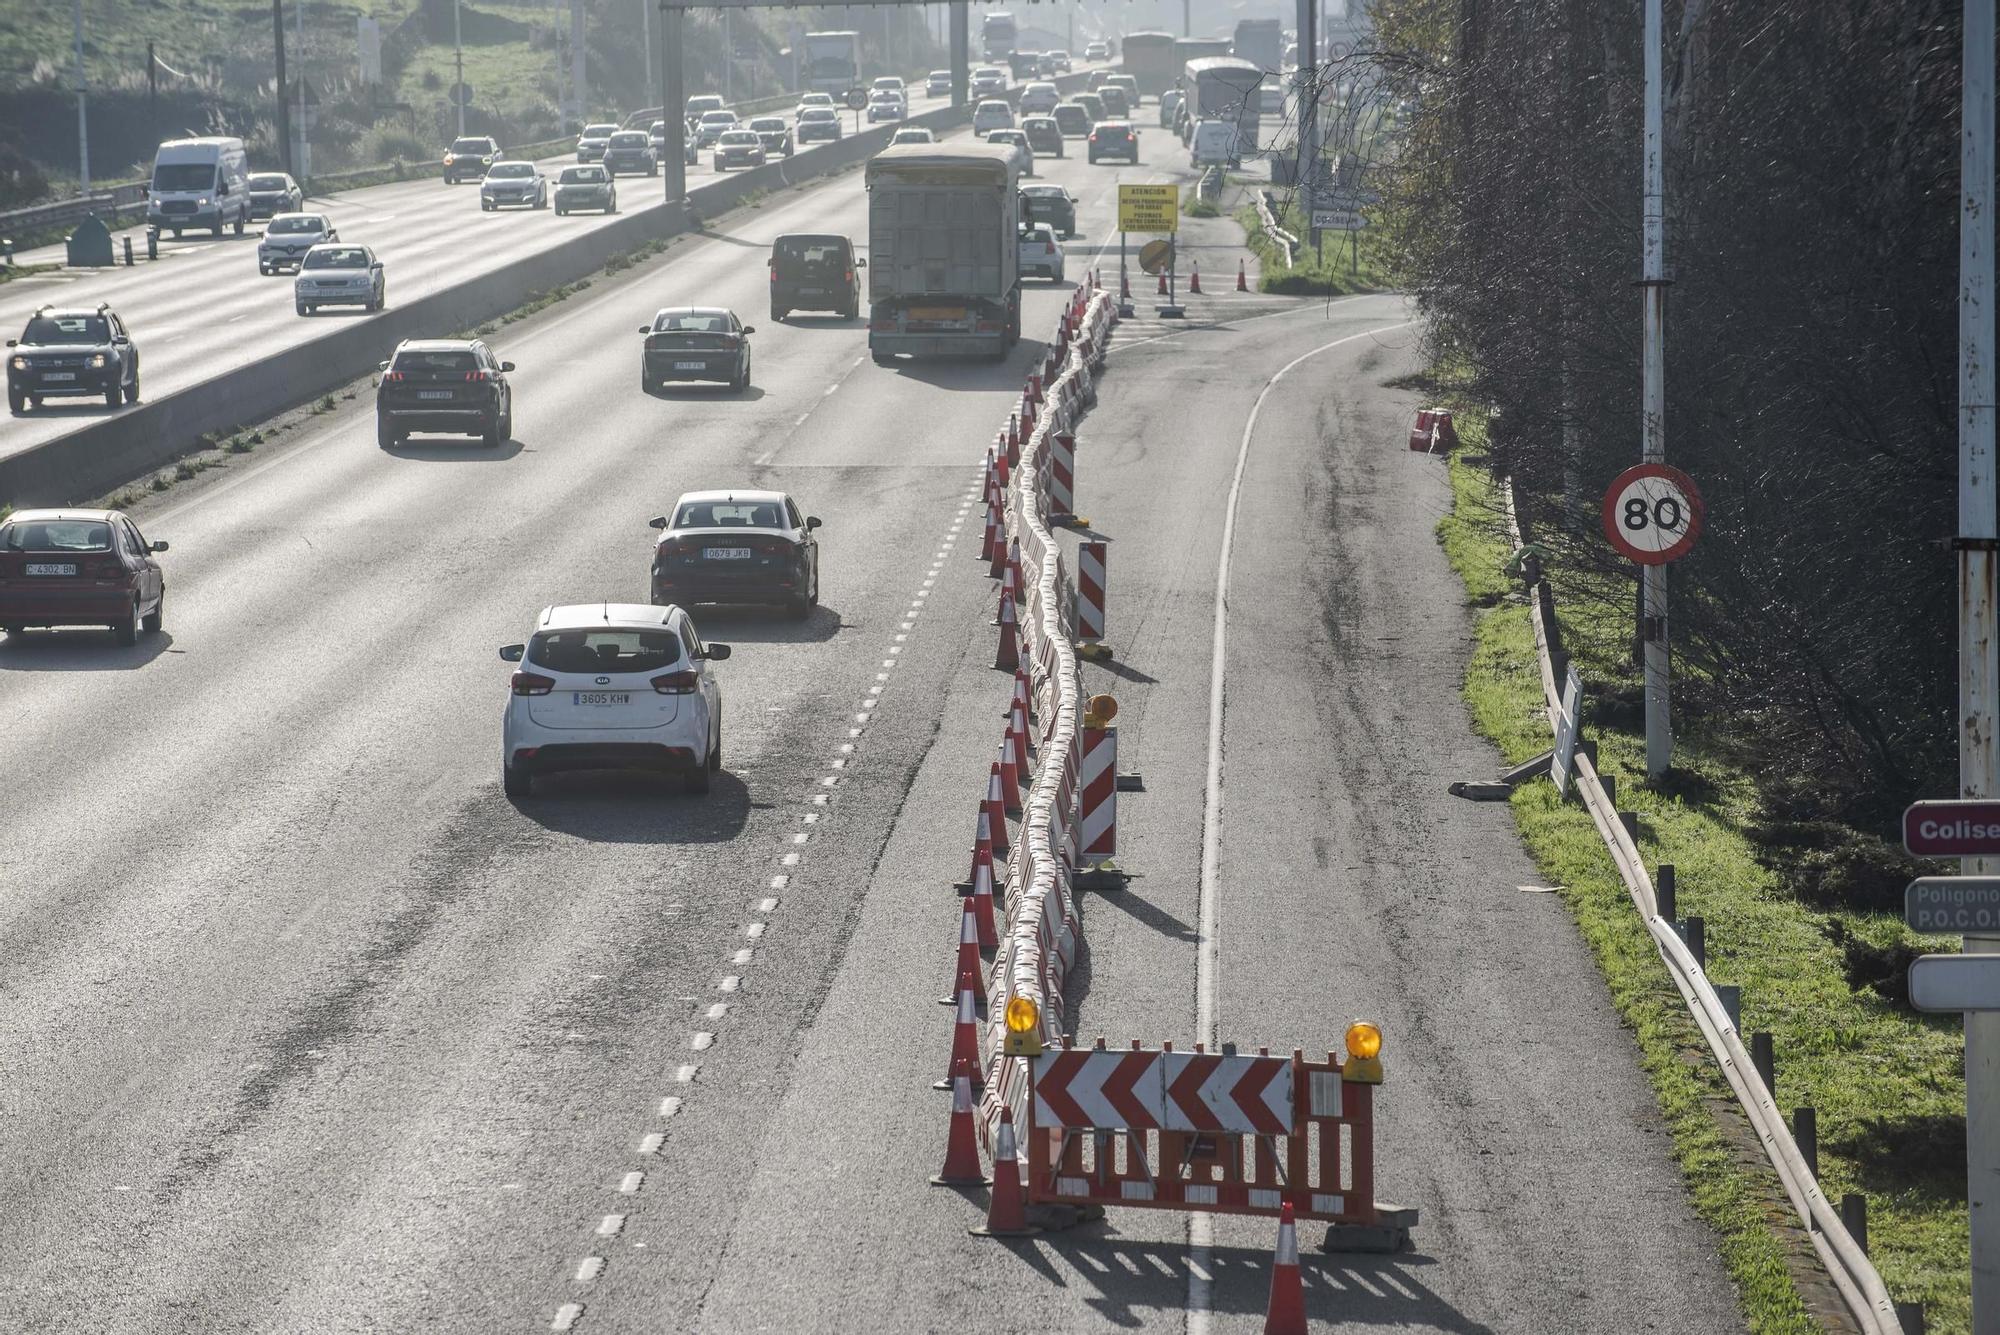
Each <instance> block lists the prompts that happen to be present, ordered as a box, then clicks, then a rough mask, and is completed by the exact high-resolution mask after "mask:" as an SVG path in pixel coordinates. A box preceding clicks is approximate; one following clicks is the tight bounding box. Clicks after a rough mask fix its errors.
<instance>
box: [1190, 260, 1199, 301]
mask: <svg viewBox="0 0 2000 1335" xmlns="http://www.w3.org/2000/svg"><path fill="white" fill-rule="evenodd" d="M1188 292H1189V294H1190V295H1192V296H1197V297H1198V296H1200V295H1201V261H1200V260H1196V261H1195V262H1194V263H1193V264H1192V265H1190V266H1189V269H1188Z"/></svg>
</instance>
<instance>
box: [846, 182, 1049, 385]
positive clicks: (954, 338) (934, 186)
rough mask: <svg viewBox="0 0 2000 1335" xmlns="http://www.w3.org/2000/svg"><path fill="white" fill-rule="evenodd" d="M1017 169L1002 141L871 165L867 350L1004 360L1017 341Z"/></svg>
mask: <svg viewBox="0 0 2000 1335" xmlns="http://www.w3.org/2000/svg"><path fill="white" fill-rule="evenodd" d="M1018 172H1019V168H1018V167H1017V166H1016V165H1015V158H1014V150H1013V149H1012V148H1011V147H1009V146H1006V145H1002V144H994V145H991V146H988V145H986V144H983V143H972V144H964V145H952V146H949V147H947V146H944V145H935V144H898V145H894V146H892V147H889V148H885V149H883V150H882V151H881V152H880V153H878V154H876V155H875V156H874V157H872V158H870V159H869V160H868V173H867V184H868V301H869V309H868V350H869V352H871V353H872V354H873V355H874V358H875V361H876V363H877V364H878V365H881V364H886V363H888V362H889V361H890V360H891V359H892V358H893V357H895V356H896V355H897V354H898V353H909V354H911V355H912V356H916V357H988V358H993V359H996V360H997V359H1000V358H1004V357H1005V356H1006V355H1007V354H1008V353H1009V352H1010V351H1012V350H1013V347H1014V345H1015V344H1016V343H1017V342H1019V341H1020V338H1021V275H1020V258H1021V256H1020V246H1019V244H1018V241H1019V238H1018V235H1017V233H1018V231H1019V227H1020V203H1019V200H1018V198H1017V196H1016V193H1015V187H1016V184H1017V182H1018V179H1019V177H1018Z"/></svg>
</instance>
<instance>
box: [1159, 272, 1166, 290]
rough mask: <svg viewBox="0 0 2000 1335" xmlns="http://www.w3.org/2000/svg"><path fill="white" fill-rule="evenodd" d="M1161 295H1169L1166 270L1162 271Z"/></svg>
mask: <svg viewBox="0 0 2000 1335" xmlns="http://www.w3.org/2000/svg"><path fill="white" fill-rule="evenodd" d="M1160 295H1161V296H1163V297H1164V296H1166V295H1167V271H1166V270H1165V269H1162V270H1160Z"/></svg>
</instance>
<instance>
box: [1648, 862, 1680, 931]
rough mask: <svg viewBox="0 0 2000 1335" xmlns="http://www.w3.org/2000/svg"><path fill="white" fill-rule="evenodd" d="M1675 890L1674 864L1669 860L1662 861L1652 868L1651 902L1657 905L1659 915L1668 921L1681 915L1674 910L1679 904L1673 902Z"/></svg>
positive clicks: (1675, 895)
mask: <svg viewBox="0 0 2000 1335" xmlns="http://www.w3.org/2000/svg"><path fill="white" fill-rule="evenodd" d="M1675 891H1676V887H1675V885H1674V864H1673V863H1671V862H1662V863H1661V864H1660V865H1659V866H1658V867H1655V868H1654V869H1653V902H1654V904H1655V905H1656V906H1657V908H1658V910H1659V914H1660V916H1661V917H1662V918H1665V919H1666V920H1667V921H1668V922H1672V921H1673V920H1674V919H1676V918H1678V917H1680V916H1681V915H1680V914H1679V913H1678V912H1676V910H1677V909H1678V908H1679V907H1680V906H1679V905H1678V904H1676V903H1675V900H1676V899H1677V898H1678V896H1677V894H1676V892H1675Z"/></svg>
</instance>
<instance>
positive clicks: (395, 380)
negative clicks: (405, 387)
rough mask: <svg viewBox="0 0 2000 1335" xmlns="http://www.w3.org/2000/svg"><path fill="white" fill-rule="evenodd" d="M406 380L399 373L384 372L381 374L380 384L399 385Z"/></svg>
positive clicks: (406, 378)
mask: <svg viewBox="0 0 2000 1335" xmlns="http://www.w3.org/2000/svg"><path fill="white" fill-rule="evenodd" d="M408 379H409V377H408V376H406V375H404V374H403V373H402V372H401V371H384V372H383V373H382V383H383V384H385V385H395V384H400V383H401V382H403V381H405V380H408Z"/></svg>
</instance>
